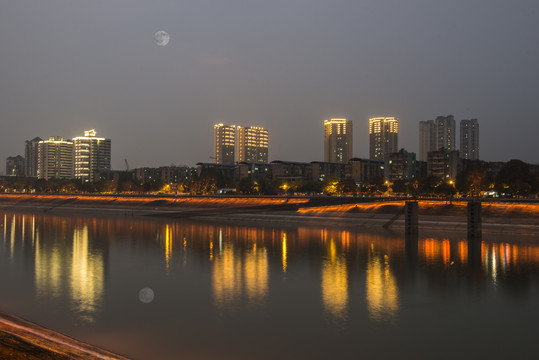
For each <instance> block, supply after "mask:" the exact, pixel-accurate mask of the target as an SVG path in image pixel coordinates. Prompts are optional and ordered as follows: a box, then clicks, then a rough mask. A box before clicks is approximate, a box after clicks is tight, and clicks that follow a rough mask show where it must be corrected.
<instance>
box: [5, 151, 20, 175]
mask: <svg viewBox="0 0 539 360" xmlns="http://www.w3.org/2000/svg"><path fill="white" fill-rule="evenodd" d="M6 175H8V176H24V158H23V157H22V156H21V155H17V156H10V157H8V158H7V159H6Z"/></svg>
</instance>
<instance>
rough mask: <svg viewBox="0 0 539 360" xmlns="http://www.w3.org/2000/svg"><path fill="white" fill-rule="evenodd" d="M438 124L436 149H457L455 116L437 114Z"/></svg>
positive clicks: (436, 122) (436, 123)
mask: <svg viewBox="0 0 539 360" xmlns="http://www.w3.org/2000/svg"><path fill="white" fill-rule="evenodd" d="M435 126H436V130H435V131H436V146H435V148H434V150H435V151H437V150H441V149H442V148H444V149H446V150H447V151H452V150H456V149H457V134H456V133H455V118H454V117H453V115H447V116H437V117H436V120H435Z"/></svg>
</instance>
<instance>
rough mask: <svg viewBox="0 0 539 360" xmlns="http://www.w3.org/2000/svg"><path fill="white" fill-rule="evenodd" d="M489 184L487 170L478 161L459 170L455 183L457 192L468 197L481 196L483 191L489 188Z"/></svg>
mask: <svg viewBox="0 0 539 360" xmlns="http://www.w3.org/2000/svg"><path fill="white" fill-rule="evenodd" d="M489 186H490V178H489V175H488V172H487V170H486V169H485V168H484V167H483V166H482V165H481V163H480V162H479V161H476V162H474V163H472V164H471V165H469V166H468V167H467V168H465V169H464V170H463V171H461V172H459V174H458V175H457V179H456V184H455V187H456V189H457V190H458V192H459V193H461V194H463V195H466V196H468V197H476V196H481V194H482V193H483V192H484V191H486V190H488V189H489Z"/></svg>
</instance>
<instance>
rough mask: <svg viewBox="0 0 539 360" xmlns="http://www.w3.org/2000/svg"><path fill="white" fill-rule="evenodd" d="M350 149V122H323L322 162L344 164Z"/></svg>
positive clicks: (341, 120)
mask: <svg viewBox="0 0 539 360" xmlns="http://www.w3.org/2000/svg"><path fill="white" fill-rule="evenodd" d="M352 149H353V143H352V120H346V119H331V120H324V161H325V162H330V163H339V164H345V163H347V162H348V160H350V159H351V158H352V157H353V156H352Z"/></svg>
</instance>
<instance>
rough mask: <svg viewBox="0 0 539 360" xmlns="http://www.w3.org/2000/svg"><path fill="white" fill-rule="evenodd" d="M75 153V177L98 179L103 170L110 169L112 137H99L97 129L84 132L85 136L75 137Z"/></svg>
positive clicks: (86, 179) (89, 180) (87, 180)
mask: <svg viewBox="0 0 539 360" xmlns="http://www.w3.org/2000/svg"><path fill="white" fill-rule="evenodd" d="M73 146H74V149H75V150H74V154H75V178H76V179H80V180H82V182H92V181H95V180H97V179H98V174H99V172H101V171H106V170H110V169H111V167H110V154H111V151H110V150H111V141H110V139H105V138H99V137H97V136H96V132H95V130H88V131H85V132H84V136H79V137H76V138H73Z"/></svg>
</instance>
